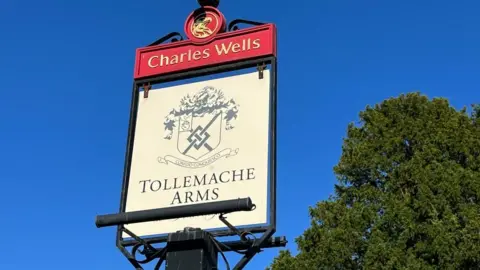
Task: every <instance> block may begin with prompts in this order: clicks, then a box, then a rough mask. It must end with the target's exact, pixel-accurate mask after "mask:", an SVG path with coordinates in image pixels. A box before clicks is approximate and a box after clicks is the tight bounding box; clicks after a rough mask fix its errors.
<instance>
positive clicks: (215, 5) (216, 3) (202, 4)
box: [197, 0, 220, 8]
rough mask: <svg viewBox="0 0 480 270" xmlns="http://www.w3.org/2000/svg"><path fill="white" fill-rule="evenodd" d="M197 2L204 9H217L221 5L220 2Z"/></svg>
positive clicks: (210, 0) (205, 0)
mask: <svg viewBox="0 0 480 270" xmlns="http://www.w3.org/2000/svg"><path fill="white" fill-rule="evenodd" d="M197 2H198V4H199V5H200V6H202V7H204V6H211V7H214V8H216V7H218V5H219V4H220V0H197Z"/></svg>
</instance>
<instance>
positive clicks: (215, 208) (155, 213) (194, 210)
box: [95, 197, 254, 228]
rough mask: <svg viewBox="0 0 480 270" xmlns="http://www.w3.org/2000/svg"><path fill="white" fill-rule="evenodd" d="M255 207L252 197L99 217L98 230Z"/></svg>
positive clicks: (97, 220)
mask: <svg viewBox="0 0 480 270" xmlns="http://www.w3.org/2000/svg"><path fill="white" fill-rule="evenodd" d="M253 207H254V205H253V203H252V200H251V199H250V197H248V198H243V199H234V200H228V201H221V202H211V203H201V204H193V205H184V206H176V207H169V208H157V209H151V210H142V211H134V212H126V213H119V214H109V215H100V216H97V218H96V221H95V225H96V226H97V228H102V227H108V226H118V225H124V224H133V223H139V222H148V221H159V220H166V219H174V218H183V217H194V216H203V215H212V214H225V213H231V212H238V211H251V210H252V209H253Z"/></svg>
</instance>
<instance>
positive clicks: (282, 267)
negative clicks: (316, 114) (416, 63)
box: [268, 93, 480, 270]
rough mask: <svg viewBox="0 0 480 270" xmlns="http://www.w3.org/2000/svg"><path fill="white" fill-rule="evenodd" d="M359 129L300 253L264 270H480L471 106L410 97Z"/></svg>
mask: <svg viewBox="0 0 480 270" xmlns="http://www.w3.org/2000/svg"><path fill="white" fill-rule="evenodd" d="M360 120H361V121H360V123H359V125H354V124H350V125H349V126H348V130H347V137H346V138H345V139H344V143H343V147H342V149H343V153H342V156H341V158H340V161H339V163H338V164H337V165H336V166H335V168H334V171H335V174H336V175H337V178H338V182H339V183H338V184H337V185H335V194H334V195H332V196H331V197H330V198H329V199H328V200H326V201H322V202H319V203H317V204H316V206H315V207H311V208H310V209H309V214H310V218H311V226H310V227H309V228H308V229H307V230H306V231H305V232H304V233H303V234H302V235H301V236H299V237H298V238H297V239H296V243H297V245H298V250H299V253H298V254H297V255H296V256H292V254H291V253H290V252H289V251H281V252H280V254H279V256H278V257H277V258H275V260H274V261H273V263H272V265H271V266H270V267H269V268H268V269H271V270H310V269H315V270H317V269H480V202H479V198H480V157H479V156H480V106H478V105H474V106H473V111H472V113H470V114H469V113H468V112H467V109H466V108H464V109H463V110H460V111H457V110H455V109H454V108H453V107H451V106H450V105H449V102H448V101H447V100H446V99H442V98H435V99H433V100H429V99H428V98H427V97H425V96H423V95H421V94H419V93H410V94H407V95H402V96H399V97H398V98H391V99H388V100H385V101H384V102H382V103H381V104H377V105H375V106H374V107H370V106H369V107H367V108H366V110H365V111H362V112H361V113H360Z"/></svg>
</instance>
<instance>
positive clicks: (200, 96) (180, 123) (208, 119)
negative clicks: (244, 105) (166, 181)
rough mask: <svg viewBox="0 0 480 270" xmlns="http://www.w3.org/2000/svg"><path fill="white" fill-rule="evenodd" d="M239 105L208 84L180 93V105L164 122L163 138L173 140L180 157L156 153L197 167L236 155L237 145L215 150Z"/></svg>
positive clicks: (164, 158)
mask: <svg viewBox="0 0 480 270" xmlns="http://www.w3.org/2000/svg"><path fill="white" fill-rule="evenodd" d="M238 107H239V106H238V104H236V103H235V101H234V100H233V99H227V98H226V97H225V95H224V93H223V92H222V90H220V89H216V88H214V87H211V86H207V87H204V88H203V89H201V90H200V91H199V92H197V93H195V94H193V95H187V96H185V97H183V98H182V99H181V100H180V106H179V107H178V108H177V109H175V108H174V109H172V110H171V111H170V113H169V114H168V115H166V116H165V121H164V123H163V124H164V126H165V134H164V137H163V139H165V140H171V141H176V145H177V150H178V154H180V155H182V156H183V158H182V159H180V158H178V157H174V156H173V155H168V156H165V157H159V162H160V163H165V164H168V163H169V162H171V163H173V164H175V165H178V166H182V167H190V168H200V167H204V166H206V165H209V164H211V163H213V162H215V161H216V160H218V159H220V158H222V157H230V156H233V155H236V154H237V153H238V149H235V150H233V149H230V148H227V149H223V150H221V151H216V150H217V148H218V147H219V146H220V145H221V141H222V136H223V135H224V134H223V133H224V132H228V131H229V130H231V129H233V128H234V125H233V121H234V120H235V119H236V118H237V114H238ZM175 131H176V132H175ZM175 133H176V134H175Z"/></svg>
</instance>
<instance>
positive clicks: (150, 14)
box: [0, 0, 480, 270]
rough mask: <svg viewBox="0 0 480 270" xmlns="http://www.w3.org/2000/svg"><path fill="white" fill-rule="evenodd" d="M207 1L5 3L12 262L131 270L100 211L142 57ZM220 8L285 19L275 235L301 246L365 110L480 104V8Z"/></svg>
mask: <svg viewBox="0 0 480 270" xmlns="http://www.w3.org/2000/svg"><path fill="white" fill-rule="evenodd" d="M196 7H197V3H196V1H195V0H176V1H161V0H144V1H98V0H95V1H94V0H83V1H64V0H44V1H32V0H2V1H0V33H1V36H0V40H1V42H0V78H1V79H2V85H1V88H2V93H1V94H2V95H1V98H0V102H1V106H0V115H1V117H0V139H1V140H0V141H1V143H2V148H1V149H2V150H1V153H2V155H0V164H1V165H0V168H1V188H0V195H1V196H0V205H1V206H2V207H1V208H0V209H1V210H0V220H1V221H0V229H1V231H2V233H3V235H2V239H3V241H4V242H3V246H2V247H1V248H0V249H1V250H2V252H0V268H1V269H62V270H63V269H68V270H76V269H78V270H86V269H88V270H90V269H91V270H97V269H98V270H109V269H115V270H122V269H125V270H127V269H132V267H131V266H130V265H129V263H128V262H127V261H126V259H124V257H123V256H122V255H121V253H120V252H119V251H118V250H117V249H116V247H115V246H114V237H115V233H114V229H113V228H111V229H110V228H107V229H96V227H95V225H94V218H95V215H97V214H103V213H110V212H115V211H117V209H118V205H119V197H120V187H121V178H122V169H123V162H124V151H125V147H124V146H125V141H126V130H127V122H128V117H129V105H130V91H131V83H132V69H133V61H134V52H135V48H137V47H141V46H144V45H146V44H148V43H149V42H151V41H153V40H155V39H157V38H159V37H160V36H162V35H164V34H166V33H168V32H170V31H182V30H183V23H184V20H185V18H186V16H187V15H188V14H189V13H190V12H191V11H192V10H193V9H195V8H196ZM220 9H221V10H222V11H223V13H224V14H225V16H226V17H227V19H228V20H232V19H235V18H246V19H252V20H259V21H265V22H275V23H276V24H277V25H278V34H279V136H278V137H279V147H278V150H279V153H278V156H279V160H278V165H279V166H278V167H279V169H278V231H277V235H286V236H287V237H288V239H289V240H290V243H289V248H291V249H293V250H295V247H296V246H295V243H294V241H293V240H294V238H295V237H296V236H298V235H299V234H301V233H302V232H303V230H304V229H305V228H306V227H307V226H308V225H309V218H308V212H307V210H308V206H311V205H313V204H315V203H316V202H317V201H319V200H323V199H326V198H327V197H328V195H329V194H330V193H331V192H332V190H333V184H334V183H335V181H336V180H335V177H334V175H333V173H332V167H333V166H334V165H335V164H336V163H337V161H338V158H339V156H340V153H341V144H342V137H343V136H344V135H345V130H346V127H347V124H348V123H349V122H352V121H356V120H358V112H359V111H360V110H362V109H364V108H365V106H366V105H367V104H374V103H377V102H381V101H382V100H384V99H385V98H389V97H392V96H397V95H399V94H401V93H406V92H409V91H417V90H418V91H421V92H423V93H425V94H427V95H428V96H430V97H440V96H442V97H447V98H449V99H450V101H451V102H452V104H453V105H454V106H455V107H457V108H460V107H462V106H464V105H469V104H471V103H474V102H479V101H480V89H479V85H480V76H479V74H480V51H479V49H478V48H480V30H479V25H480V16H478V10H479V9H480V2H479V1H475V0H471V1H461V0H458V1H444V0H440V1H427V0H409V1H385V0H377V1H371V0H366V1H358V0H343V1H338V0H337V1H334V0H323V1H301V0H300V1H289V2H282V1H278V0H277V1H273V0H263V1H258V0H246V1H231V0H230V1H226V0H222V3H221V5H220ZM319 138H320V139H321V140H319ZM277 252H278V250H268V251H266V252H264V253H261V254H260V255H257V256H256V257H255V258H254V259H253V261H252V262H251V263H250V264H249V267H247V269H254V270H257V269H264V267H265V266H267V265H268V264H269V263H270V262H271V260H272V258H273V257H274V255H275V254H277ZM25 256H27V257H25ZM236 258H237V257H235V258H234V259H236ZM231 263H232V264H234V261H233V259H232V262H231Z"/></svg>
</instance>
